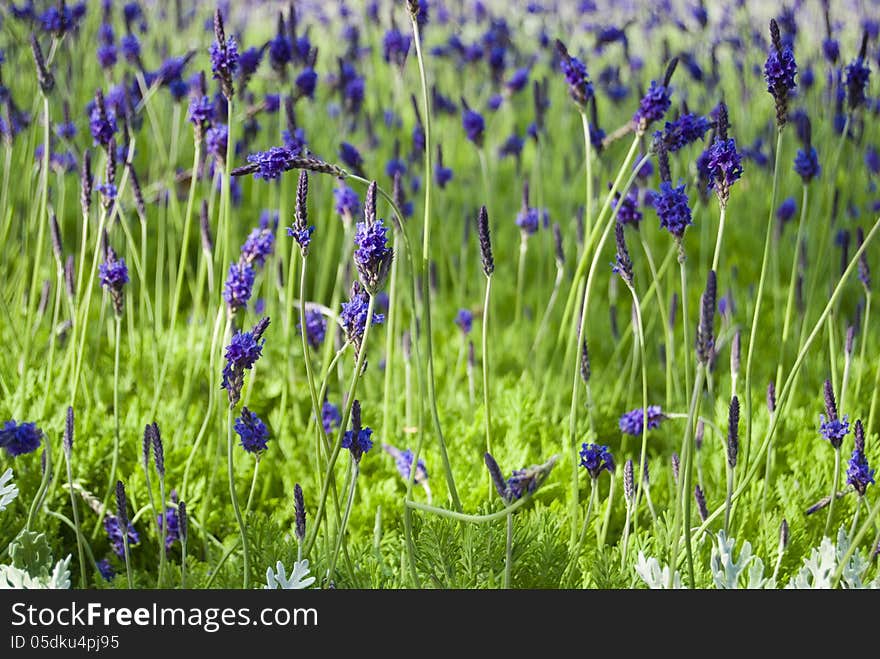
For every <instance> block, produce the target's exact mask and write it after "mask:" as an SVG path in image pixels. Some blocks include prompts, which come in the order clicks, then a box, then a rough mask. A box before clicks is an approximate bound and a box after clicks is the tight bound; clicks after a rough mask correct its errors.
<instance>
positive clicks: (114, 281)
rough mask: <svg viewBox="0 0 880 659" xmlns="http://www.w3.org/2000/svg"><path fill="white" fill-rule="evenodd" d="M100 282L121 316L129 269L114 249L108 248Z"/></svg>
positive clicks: (100, 266) (101, 266)
mask: <svg viewBox="0 0 880 659" xmlns="http://www.w3.org/2000/svg"><path fill="white" fill-rule="evenodd" d="M98 187H100V186H98ZM114 187H115V186H114ZM98 281H100V283H101V286H102V287H103V288H106V289H107V291H108V292H109V293H110V297H111V299H112V300H113V310H114V311H115V312H116V315H117V316H121V315H122V308H123V307H122V305H123V302H124V296H123V286H125V284H127V283H128V267H127V266H126V265H125V259H120V258H117V257H116V252H115V251H114V250H113V248H112V247H108V248H107V254H106V260H105V261H104V263H102V264H101V265H99V266H98Z"/></svg>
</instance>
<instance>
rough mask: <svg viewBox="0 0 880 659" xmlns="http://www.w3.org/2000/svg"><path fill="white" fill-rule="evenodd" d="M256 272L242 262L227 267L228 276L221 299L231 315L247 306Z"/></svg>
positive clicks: (248, 264) (245, 262)
mask: <svg viewBox="0 0 880 659" xmlns="http://www.w3.org/2000/svg"><path fill="white" fill-rule="evenodd" d="M255 278H256V272H255V271H254V269H253V267H252V266H251V265H250V263H248V262H247V261H244V260H239V261H236V262H235V263H233V264H232V265H230V266H229V274H228V275H227V276H226V283H225V284H224V286H223V299H224V300H225V301H226V304H227V305H228V306H229V309H230V311H232V312H233V313H234V312H235V311H237V310H238V309H241V308H243V307H246V306H247V303H248V301H249V300H250V299H251V294H252V293H253V289H254V279H255Z"/></svg>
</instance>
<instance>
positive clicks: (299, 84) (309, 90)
mask: <svg viewBox="0 0 880 659" xmlns="http://www.w3.org/2000/svg"><path fill="white" fill-rule="evenodd" d="M295 84H296V89H297V92H298V93H299V95H300V96H302V97H305V98H314V97H315V87H317V85H318V74H317V73H315V70H314V69H313V68H312V67H310V66H308V67H306V68H305V69H303V70H302V71H301V72H300V74H299V75H298V76H296V81H295Z"/></svg>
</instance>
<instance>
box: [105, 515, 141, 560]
mask: <svg viewBox="0 0 880 659" xmlns="http://www.w3.org/2000/svg"><path fill="white" fill-rule="evenodd" d="M127 526H128V528H127V531H128V545H129V546H131V545H136V544H138V543H139V542H140V541H141V537H140V535H139V534H138V532H137V531H136V530H135V528H134V526H133V525H132V524H131V523H130V522H129V523H128V524H127ZM104 530H105V531H106V532H107V537H108V538H109V539H110V543H111V544H112V545H113V551H114V552H116V555H117V556H119V557H120V558H123V557H124V556H125V538H124V537H123V531H122V528H121V525H120V523H119V518H118V517H117V516H116V515H107V516H105V517H104Z"/></svg>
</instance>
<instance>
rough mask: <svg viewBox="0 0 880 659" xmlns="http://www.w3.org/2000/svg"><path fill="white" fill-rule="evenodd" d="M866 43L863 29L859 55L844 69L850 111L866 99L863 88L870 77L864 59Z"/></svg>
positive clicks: (866, 85)
mask: <svg viewBox="0 0 880 659" xmlns="http://www.w3.org/2000/svg"><path fill="white" fill-rule="evenodd" d="M867 45H868V33H867V31H865V33H864V35H863V36H862V48H861V50H860V51H859V56H858V57H857V58H856V59H854V60H853V61H852V62H851V63H850V64H849V65H847V67H846V69H845V73H846V83H845V84H846V97H847V104H848V105H849V109H850V111H853V110H855V109H856V108H858V107H859V106H861V105H864V104H865V101H866V100H867V96H866V95H865V89H867V87H868V79H869V78H870V77H871V68H870V67H869V66H868V65H867V63H866V60H865V54H866V49H867Z"/></svg>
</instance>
